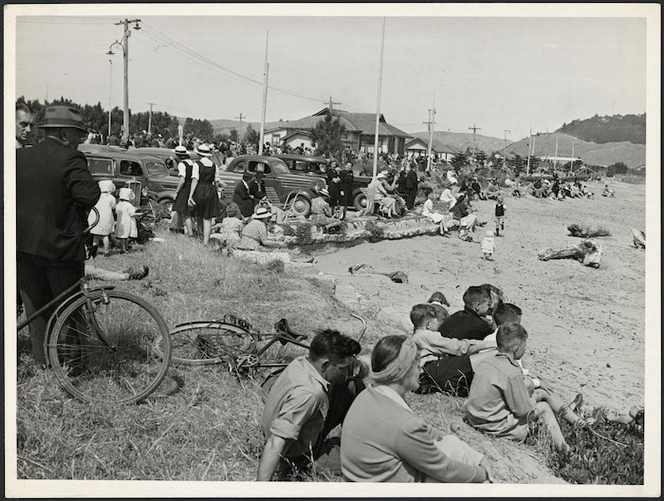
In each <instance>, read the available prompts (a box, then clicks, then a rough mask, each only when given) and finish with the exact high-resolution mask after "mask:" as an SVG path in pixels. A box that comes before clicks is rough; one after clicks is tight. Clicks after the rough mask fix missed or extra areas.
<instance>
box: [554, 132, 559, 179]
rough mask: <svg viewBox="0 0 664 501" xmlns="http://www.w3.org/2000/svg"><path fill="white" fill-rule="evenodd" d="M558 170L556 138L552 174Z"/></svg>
mask: <svg viewBox="0 0 664 501" xmlns="http://www.w3.org/2000/svg"><path fill="white" fill-rule="evenodd" d="M557 168H558V136H556V154H555V155H554V156H553V172H556V169H557Z"/></svg>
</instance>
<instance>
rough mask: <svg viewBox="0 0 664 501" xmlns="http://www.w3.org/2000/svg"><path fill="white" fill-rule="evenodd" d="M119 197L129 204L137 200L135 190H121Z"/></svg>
mask: <svg viewBox="0 0 664 501" xmlns="http://www.w3.org/2000/svg"><path fill="white" fill-rule="evenodd" d="M118 196H119V198H120V200H127V201H128V202H131V201H132V200H133V199H134V198H135V195H134V192H133V190H131V189H129V188H120V193H119V195H118Z"/></svg>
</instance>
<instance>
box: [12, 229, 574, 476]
mask: <svg viewBox="0 0 664 501" xmlns="http://www.w3.org/2000/svg"><path fill="white" fill-rule="evenodd" d="M158 236H160V237H162V238H164V239H165V240H166V241H165V242H163V243H151V244H149V245H147V246H145V248H144V249H142V250H140V251H134V252H131V253H129V254H126V255H113V256H111V257H109V258H106V259H98V260H97V263H96V264H97V266H101V267H104V268H109V269H114V270H122V269H124V268H126V267H127V266H128V265H129V264H139V263H140V262H145V263H146V264H148V265H149V266H150V275H149V276H148V277H147V278H145V279H143V280H141V281H135V282H124V283H121V284H116V285H117V286H118V288H119V289H122V290H126V291H128V292H132V293H135V294H138V295H139V296H141V297H143V298H145V299H146V300H147V301H148V302H150V303H151V304H152V305H154V306H155V307H156V308H157V309H158V310H159V311H160V312H161V313H162V315H163V316H164V318H165V320H166V322H167V324H168V325H169V327H170V328H172V327H174V326H175V325H176V324H179V323H183V322H189V321H195V320H212V319H219V318H221V317H223V316H224V315H225V314H228V313H232V314H234V315H235V316H238V317H241V318H243V319H245V320H247V321H248V322H249V323H251V324H252V325H253V326H254V328H256V329H257V330H259V331H260V332H265V333H269V332H272V326H273V324H274V323H275V322H277V320H279V319H280V318H282V317H284V318H287V319H288V320H289V323H290V324H291V327H292V328H293V329H294V330H296V331H298V332H302V333H306V334H312V333H314V332H315V331H317V330H319V329H323V328H327V327H330V328H337V329H339V330H341V331H342V332H345V333H349V334H350V335H353V336H356V335H357V333H359V330H360V325H359V322H358V321H357V320H356V319H354V318H352V317H351V315H350V313H351V312H350V310H349V309H347V308H346V307H345V306H343V305H342V304H341V303H339V302H338V301H337V300H336V299H335V298H334V297H333V295H332V294H330V286H329V283H327V282H326V281H325V280H323V279H322V278H321V277H319V276H318V275H315V274H312V275H307V274H302V273H300V272H297V273H296V272H292V271H290V270H289V269H288V268H284V267H283V266H274V265H271V264H268V265H266V266H259V265H256V264H252V263H247V262H243V261H240V260H237V259H233V258H230V257H224V256H222V255H221V254H220V253H218V252H215V251H212V250H209V249H206V248H204V247H202V245H201V244H200V243H199V242H198V241H194V240H191V239H187V238H185V237H183V236H181V235H171V234H168V233H166V232H159V233H158ZM357 313H359V314H360V315H362V316H363V317H364V318H365V319H366V320H367V321H368V328H367V332H366V334H365V336H364V338H363V353H369V352H370V351H371V348H372V346H373V345H374V344H375V342H376V341H377V340H378V339H379V338H380V337H382V336H384V335H388V334H399V333H403V331H402V330H400V329H399V328H398V327H396V326H393V325H390V324H385V323H382V322H380V321H379V320H378V319H377V318H376V313H377V312H376V311H374V310H369V309H367V310H363V311H358V312H357ZM26 335H27V333H25V332H22V333H21V334H20V336H19V344H18V347H19V361H18V374H17V385H18V387H17V393H18V397H17V431H18V433H17V443H16V444H17V452H18V462H17V471H18V477H19V478H20V479H105V480H190V481H206V480H210V481H212V480H215V481H248V480H254V479H255V475H256V471H257V466H258V461H259V458H260V454H261V452H262V448H263V436H262V432H261V425H260V423H261V415H262V411H263V395H262V390H261V388H260V384H261V382H262V378H263V376H264V373H260V372H259V373H254V374H253V375H251V374H250V375H249V376H248V377H243V378H241V379H239V378H238V377H236V376H235V375H234V374H233V373H231V371H230V370H229V367H228V366H226V365H215V366H177V365H173V366H171V368H170V369H169V372H168V375H167V376H166V379H165V380H164V382H163V383H162V384H161V386H160V387H159V389H158V390H157V391H156V392H155V393H154V394H153V395H152V396H151V397H150V398H148V399H147V400H146V401H144V402H143V403H141V404H137V405H127V406H111V405H104V404H94V405H91V404H85V403H81V402H79V401H77V400H74V399H71V398H69V397H68V396H67V395H66V394H65V393H64V392H63V391H62V390H61V389H60V388H59V386H58V384H57V381H56V380H55V378H54V377H53V375H52V374H51V373H49V372H46V371H41V370H39V369H38V368H37V367H36V365H35V364H34V362H33V361H32V359H31V357H30V356H29V353H28V352H29V349H28V347H27V342H26ZM303 353H304V350H303V349H301V348H298V347H295V346H292V345H288V346H286V347H281V346H280V345H276V346H273V347H272V348H270V350H269V351H268V352H267V353H266V354H265V358H264V360H265V361H283V360H286V361H288V360H290V359H292V358H293V357H295V356H297V355H299V354H303ZM408 401H409V404H410V405H411V406H412V408H413V410H414V411H415V412H416V413H418V414H419V415H421V416H422V417H424V419H426V420H427V421H428V422H429V423H430V424H431V425H433V426H435V427H437V428H439V429H441V430H443V431H445V432H448V430H452V431H453V432H454V433H457V434H458V435H459V436H460V438H462V439H463V440H465V441H466V442H468V443H469V444H470V445H471V446H472V447H474V448H475V449H476V450H479V451H481V452H482V453H484V454H485V455H486V456H487V457H488V458H489V460H491V461H492V462H493V464H494V466H495V469H496V479H497V481H498V482H509V483H547V484H548V483H555V482H561V480H559V479H557V478H555V477H554V475H553V474H552V472H551V470H550V469H549V468H548V467H547V466H546V464H547V453H546V451H545V449H542V448H541V447H539V446H538V445H537V444H535V445H530V446H529V445H526V446H524V445H522V444H516V443H513V442H510V441H508V440H501V439H493V438H490V437H487V436H485V435H483V434H481V433H479V432H477V431H476V430H474V429H472V428H471V427H469V426H468V425H466V424H464V423H463V421H462V418H463V406H464V403H465V400H464V399H461V398H456V397H453V396H447V395H441V394H433V395H409V396H408ZM549 464H550V465H551V467H552V468H556V466H555V464H554V463H552V462H549ZM561 474H562V473H561ZM299 480H303V481H339V480H340V478H338V477H332V476H330V475H329V474H328V473H327V472H326V471H325V470H317V471H314V472H311V473H310V474H309V475H306V476H304V477H300V478H299Z"/></svg>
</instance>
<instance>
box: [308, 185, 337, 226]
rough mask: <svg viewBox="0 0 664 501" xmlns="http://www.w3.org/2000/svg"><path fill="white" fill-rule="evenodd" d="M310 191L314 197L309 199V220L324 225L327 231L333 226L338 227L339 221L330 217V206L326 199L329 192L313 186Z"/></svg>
mask: <svg viewBox="0 0 664 501" xmlns="http://www.w3.org/2000/svg"><path fill="white" fill-rule="evenodd" d="M312 191H313V192H314V197H313V198H312V199H311V214H310V215H309V217H310V219H311V222H312V223H314V224H316V225H320V226H324V227H325V230H326V231H327V232H329V231H330V230H332V229H335V228H340V227H341V221H339V220H338V219H337V218H335V217H332V208H331V207H330V204H329V203H328V201H327V199H329V197H330V193H329V192H328V191H327V190H326V189H325V188H321V189H317V188H314V189H313V190H312Z"/></svg>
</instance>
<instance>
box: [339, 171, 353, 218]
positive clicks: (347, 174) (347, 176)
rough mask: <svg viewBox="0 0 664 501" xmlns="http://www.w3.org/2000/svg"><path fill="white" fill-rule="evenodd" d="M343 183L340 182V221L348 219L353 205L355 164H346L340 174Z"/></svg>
mask: <svg viewBox="0 0 664 501" xmlns="http://www.w3.org/2000/svg"><path fill="white" fill-rule="evenodd" d="M339 177H340V179H341V181H340V182H339V188H340V192H339V195H340V198H339V209H340V212H339V219H346V211H347V210H348V206H349V205H353V181H354V180H355V174H353V164H352V163H351V162H346V167H345V170H343V171H342V172H340V173H339Z"/></svg>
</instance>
